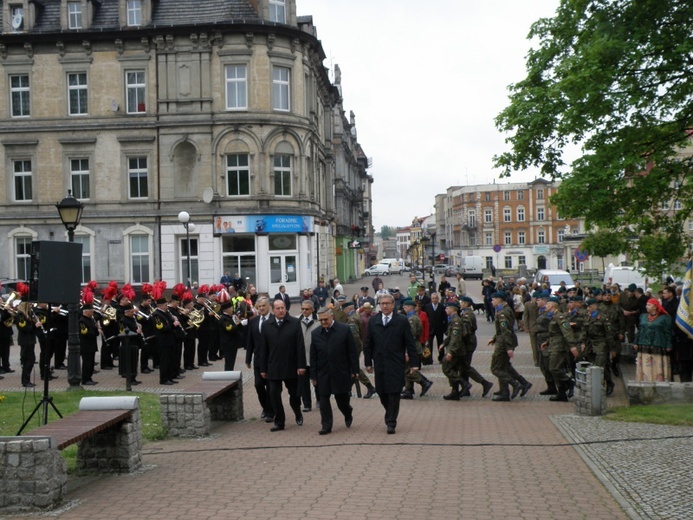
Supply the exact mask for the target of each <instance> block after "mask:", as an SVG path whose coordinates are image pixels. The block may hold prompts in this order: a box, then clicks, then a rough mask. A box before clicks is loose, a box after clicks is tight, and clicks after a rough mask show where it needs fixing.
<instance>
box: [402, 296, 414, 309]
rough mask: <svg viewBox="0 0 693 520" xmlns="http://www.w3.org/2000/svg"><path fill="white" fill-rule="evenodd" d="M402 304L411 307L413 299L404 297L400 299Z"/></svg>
mask: <svg viewBox="0 0 693 520" xmlns="http://www.w3.org/2000/svg"><path fill="white" fill-rule="evenodd" d="M402 305H411V306H412V307H413V306H414V300H412V299H411V298H405V299H404V300H402Z"/></svg>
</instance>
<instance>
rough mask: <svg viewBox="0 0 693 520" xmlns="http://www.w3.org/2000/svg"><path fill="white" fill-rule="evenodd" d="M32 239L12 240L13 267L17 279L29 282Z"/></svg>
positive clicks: (19, 238) (20, 238)
mask: <svg viewBox="0 0 693 520" xmlns="http://www.w3.org/2000/svg"><path fill="white" fill-rule="evenodd" d="M32 240H33V239H32V237H16V238H15V239H14V251H15V262H16V263H15V266H16V271H15V272H16V273H17V278H19V279H20V280H31V241H32Z"/></svg>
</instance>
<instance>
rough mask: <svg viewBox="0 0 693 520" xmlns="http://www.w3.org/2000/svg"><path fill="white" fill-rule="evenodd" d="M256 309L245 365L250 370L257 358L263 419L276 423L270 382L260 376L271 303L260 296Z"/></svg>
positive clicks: (257, 390)
mask: <svg viewBox="0 0 693 520" xmlns="http://www.w3.org/2000/svg"><path fill="white" fill-rule="evenodd" d="M255 309H256V310H257V312H258V315H257V316H255V317H254V318H252V319H251V320H250V321H249V322H248V336H247V343H246V347H245V365H246V366H247V367H248V368H250V364H251V362H252V361H253V355H254V356H255V363H254V372H255V391H256V392H257V398H258V401H260V406H262V414H261V415H260V418H261V419H264V420H265V422H267V423H271V422H274V410H273V409H272V403H271V402H270V398H269V381H268V380H267V379H265V378H264V377H262V375H260V365H259V360H258V358H259V355H260V346H261V345H262V332H263V330H264V327H265V325H267V324H268V323H269V319H270V318H271V317H272V315H271V314H270V301H269V298H267V296H260V297H259V298H258V299H257V301H256V302H255Z"/></svg>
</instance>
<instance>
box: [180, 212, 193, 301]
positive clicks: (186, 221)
mask: <svg viewBox="0 0 693 520" xmlns="http://www.w3.org/2000/svg"><path fill="white" fill-rule="evenodd" d="M178 221H179V222H180V223H181V224H183V226H184V227H185V241H186V244H187V249H188V289H191V288H192V260H191V258H190V214H189V213H188V212H187V211H181V212H180V213H178Z"/></svg>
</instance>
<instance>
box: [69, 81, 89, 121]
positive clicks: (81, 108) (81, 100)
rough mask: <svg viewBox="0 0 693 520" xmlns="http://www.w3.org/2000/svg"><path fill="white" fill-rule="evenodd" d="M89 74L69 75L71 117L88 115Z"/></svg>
mask: <svg viewBox="0 0 693 520" xmlns="http://www.w3.org/2000/svg"><path fill="white" fill-rule="evenodd" d="M87 93H88V90H87V73H86V72H74V73H72V72H71V73H69V74H68V75H67V99H68V104H69V107H68V111H69V113H70V115H71V116H78V115H84V114H86V113H87Z"/></svg>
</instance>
